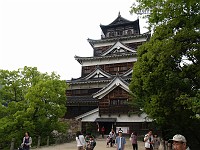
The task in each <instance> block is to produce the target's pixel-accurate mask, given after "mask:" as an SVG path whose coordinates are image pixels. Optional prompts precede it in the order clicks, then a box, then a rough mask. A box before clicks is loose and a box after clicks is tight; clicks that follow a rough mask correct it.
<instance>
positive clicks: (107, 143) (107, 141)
mask: <svg viewBox="0 0 200 150" xmlns="http://www.w3.org/2000/svg"><path fill="white" fill-rule="evenodd" d="M109 143H110V136H109V135H108V136H107V138H106V147H109Z"/></svg>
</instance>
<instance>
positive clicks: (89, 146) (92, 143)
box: [86, 135, 96, 150]
mask: <svg viewBox="0 0 200 150" xmlns="http://www.w3.org/2000/svg"><path fill="white" fill-rule="evenodd" d="M89 138H90V140H89V141H88V142H87V147H86V150H93V149H94V147H95V146H96V141H95V140H94V138H93V136H91V135H90V137H89Z"/></svg>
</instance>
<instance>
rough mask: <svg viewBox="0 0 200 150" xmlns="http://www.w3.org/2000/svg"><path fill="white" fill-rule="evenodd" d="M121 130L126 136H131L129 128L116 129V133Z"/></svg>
mask: <svg viewBox="0 0 200 150" xmlns="http://www.w3.org/2000/svg"><path fill="white" fill-rule="evenodd" d="M119 130H122V132H123V133H125V134H129V127H116V133H118V131H119Z"/></svg>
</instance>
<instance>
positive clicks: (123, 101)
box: [110, 98, 127, 106]
mask: <svg viewBox="0 0 200 150" xmlns="http://www.w3.org/2000/svg"><path fill="white" fill-rule="evenodd" d="M110 105H113V106H121V105H127V99H125V98H124V99H111V100H110Z"/></svg>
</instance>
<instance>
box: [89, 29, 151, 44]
mask: <svg viewBox="0 0 200 150" xmlns="http://www.w3.org/2000/svg"><path fill="white" fill-rule="evenodd" d="M150 35H151V33H150V32H146V33H143V34H138V35H130V36H120V37H112V38H106V39H96V40H95V39H89V38H88V39H87V41H88V42H89V43H90V45H91V46H93V44H96V43H105V42H115V41H117V40H121V41H122V40H129V39H137V38H140V37H146V38H147V39H148V38H149V36H150Z"/></svg>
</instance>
